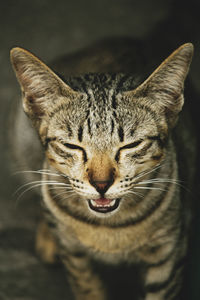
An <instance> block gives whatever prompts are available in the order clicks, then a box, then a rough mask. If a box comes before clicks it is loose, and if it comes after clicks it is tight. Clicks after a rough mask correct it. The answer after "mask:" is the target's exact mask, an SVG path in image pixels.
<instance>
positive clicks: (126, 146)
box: [115, 140, 143, 162]
mask: <svg viewBox="0 0 200 300" xmlns="http://www.w3.org/2000/svg"><path fill="white" fill-rule="evenodd" d="M142 142H143V140H138V141H135V142H133V143H130V144H127V145H125V146H123V147H120V148H119V150H118V151H117V153H116V155H115V160H116V161H117V162H118V161H119V156H120V151H121V150H123V149H131V148H135V147H137V146H139V145H140V144H141V143H142Z"/></svg>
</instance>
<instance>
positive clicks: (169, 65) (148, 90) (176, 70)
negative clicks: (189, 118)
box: [128, 43, 193, 127]
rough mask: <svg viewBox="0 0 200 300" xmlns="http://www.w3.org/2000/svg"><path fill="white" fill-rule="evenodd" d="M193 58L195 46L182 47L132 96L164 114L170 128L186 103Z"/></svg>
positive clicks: (186, 45) (185, 45) (133, 92)
mask: <svg viewBox="0 0 200 300" xmlns="http://www.w3.org/2000/svg"><path fill="white" fill-rule="evenodd" d="M192 56H193V45H192V44H191V43H187V44H184V45H182V46H181V47H179V48H178V49H177V50H176V51H174V52H173V53H172V54H171V55H170V56H169V57H168V58H167V59H166V60H165V61H164V62H163V63H162V64H161V65H160V66H159V67H158V68H157V69H156V70H155V71H154V72H153V73H152V74H151V75H150V76H149V77H148V78H147V80H146V81H144V82H143V83H142V84H141V85H140V86H139V87H138V88H136V90H134V91H132V96H136V97H137V98H138V97H139V98H144V99H145V101H148V102H149V103H150V105H151V107H153V108H154V109H155V110H157V111H158V112H159V111H160V112H164V113H165V114H166V116H167V120H168V123H169V126H170V127H173V126H174V125H175V123H176V120H177V117H178V113H179V112H180V111H181V109H182V106H183V103H184V97H183V90H184V81H185V78H186V76H187V73H188V71H189V67H190V63H191V60H192ZM128 93H130V92H128Z"/></svg>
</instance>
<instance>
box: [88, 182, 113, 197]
mask: <svg viewBox="0 0 200 300" xmlns="http://www.w3.org/2000/svg"><path fill="white" fill-rule="evenodd" d="M113 181H114V180H113V179H111V180H108V181H107V180H106V181H104V180H98V181H97V180H92V181H90V183H91V185H93V186H94V187H95V189H96V190H97V192H99V193H100V194H105V193H106V191H107V190H108V189H109V187H110V186H111V185H112V184H113Z"/></svg>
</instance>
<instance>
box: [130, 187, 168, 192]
mask: <svg viewBox="0 0 200 300" xmlns="http://www.w3.org/2000/svg"><path fill="white" fill-rule="evenodd" d="M134 189H145V190H159V191H162V192H166V191H167V190H166V189H161V188H158V187H148V186H135V187H134Z"/></svg>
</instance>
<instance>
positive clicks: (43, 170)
mask: <svg viewBox="0 0 200 300" xmlns="http://www.w3.org/2000/svg"><path fill="white" fill-rule="evenodd" d="M23 173H32V174H41V175H49V176H58V177H60V176H62V177H65V178H69V176H67V175H65V174H62V173H60V174H59V173H52V172H51V171H50V170H48V169H46V170H45V169H42V170H33V171H31V170H24V171H17V172H15V173H14V174H13V175H16V174H23Z"/></svg>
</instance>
